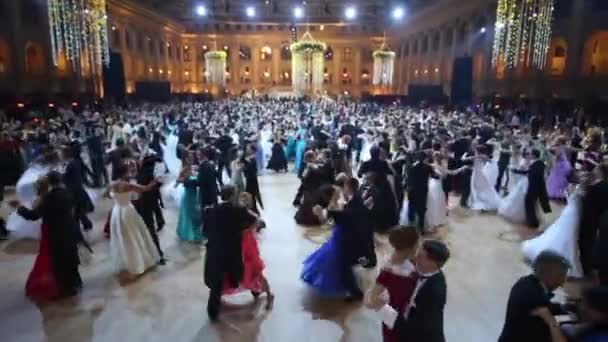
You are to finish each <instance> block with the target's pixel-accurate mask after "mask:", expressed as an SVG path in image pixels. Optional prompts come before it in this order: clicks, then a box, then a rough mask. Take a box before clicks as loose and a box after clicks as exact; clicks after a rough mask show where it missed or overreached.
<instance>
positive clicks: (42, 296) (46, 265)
mask: <svg viewBox="0 0 608 342" xmlns="http://www.w3.org/2000/svg"><path fill="white" fill-rule="evenodd" d="M36 190H37V192H38V199H39V198H40V197H41V196H42V195H44V194H45V193H46V192H47V191H48V183H47V182H46V179H45V178H40V179H38V181H36ZM38 199H37V200H36V202H34V204H33V207H36V205H37V201H38ZM25 294H26V295H27V296H28V297H29V298H31V299H32V300H35V301H49V300H53V299H56V298H58V297H59V295H60V293H59V286H58V285H57V281H56V279H55V274H54V273H53V270H52V268H51V256H50V246H49V237H48V228H47V226H46V225H44V224H42V225H41V226H40V244H39V247H38V255H37V256H36V261H34V267H33V268H32V271H31V272H30V275H29V276H28V278H27V282H26V284H25Z"/></svg>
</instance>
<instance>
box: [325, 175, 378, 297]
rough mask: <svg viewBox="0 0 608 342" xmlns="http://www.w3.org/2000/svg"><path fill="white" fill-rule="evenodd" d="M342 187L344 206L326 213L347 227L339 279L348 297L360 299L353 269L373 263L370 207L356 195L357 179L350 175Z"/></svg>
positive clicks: (374, 264)
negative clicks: (357, 265)
mask: <svg viewBox="0 0 608 342" xmlns="http://www.w3.org/2000/svg"><path fill="white" fill-rule="evenodd" d="M343 189H344V196H345V197H346V200H347V202H346V204H345V205H344V208H343V209H341V210H340V209H332V208H328V209H329V215H330V216H332V217H333V218H334V220H335V221H336V223H337V224H339V225H340V226H341V227H343V228H344V229H345V230H346V233H345V234H343V239H344V240H343V241H342V250H341V257H340V265H341V267H340V270H341V271H340V278H341V279H342V283H343V284H344V285H345V287H346V289H347V290H348V292H349V296H348V298H347V300H361V299H363V292H362V291H361V289H359V286H358V285H357V282H356V280H355V276H354V274H353V269H352V268H353V266H354V265H356V264H362V266H364V267H375V266H376V252H375V250H374V232H373V230H372V225H371V224H370V222H369V220H370V217H369V210H368V209H367V207H365V204H364V203H363V199H362V198H361V196H360V195H359V181H358V180H357V179H356V178H349V179H347V180H346V181H345V183H344V186H343Z"/></svg>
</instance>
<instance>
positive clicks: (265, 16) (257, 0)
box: [131, 0, 437, 24]
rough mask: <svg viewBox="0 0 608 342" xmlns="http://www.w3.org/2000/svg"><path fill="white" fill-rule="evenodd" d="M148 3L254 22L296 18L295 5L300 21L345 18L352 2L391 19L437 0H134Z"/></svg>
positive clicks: (180, 16)
mask: <svg viewBox="0 0 608 342" xmlns="http://www.w3.org/2000/svg"><path fill="white" fill-rule="evenodd" d="M131 1H134V2H137V3H140V4H142V5H144V6H145V7H147V8H149V9H151V10H154V11H158V12H160V13H162V14H165V15H168V16H169V17H171V18H173V19H175V20H178V21H180V22H182V23H184V24H188V23H190V22H192V21H195V20H201V19H200V18H198V17H197V16H196V13H195V9H196V7H197V6H198V5H203V6H205V8H206V9H207V11H208V14H207V16H206V20H208V21H217V20H231V21H252V22H255V21H257V22H277V21H281V22H292V21H294V16H293V10H294V7H295V6H301V7H302V8H303V9H304V13H305V15H304V17H303V18H301V19H299V20H298V21H299V22H307V21H308V22H328V23H329V22H343V21H345V18H344V11H345V9H346V7H347V6H348V5H354V6H355V7H356V11H357V18H356V19H355V20H356V21H358V22H362V21H363V22H376V23H377V22H380V23H382V22H388V20H389V19H390V17H391V11H392V10H393V9H394V8H395V7H397V6H401V7H403V8H404V9H405V10H406V12H408V13H411V12H413V11H416V10H418V9H420V8H421V7H424V6H428V5H429V4H432V3H434V2H436V1H437V0H352V1H340V0H307V1H302V0H131ZM248 6H252V7H254V8H255V17H254V18H249V17H247V15H246V8H247V7H248Z"/></svg>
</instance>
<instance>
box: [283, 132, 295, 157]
mask: <svg viewBox="0 0 608 342" xmlns="http://www.w3.org/2000/svg"><path fill="white" fill-rule="evenodd" d="M292 133H293V132H292ZM295 154H296V138H295V137H294V135H293V134H291V133H290V134H289V136H288V138H287V147H286V148H285V158H286V159H287V161H288V162H289V161H290V160H291V158H292V157H293V156H295Z"/></svg>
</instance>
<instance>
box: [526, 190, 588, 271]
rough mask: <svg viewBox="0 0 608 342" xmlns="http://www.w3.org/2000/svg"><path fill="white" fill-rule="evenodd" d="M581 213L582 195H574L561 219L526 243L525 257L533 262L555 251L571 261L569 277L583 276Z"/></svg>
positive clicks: (577, 193)
mask: <svg viewBox="0 0 608 342" xmlns="http://www.w3.org/2000/svg"><path fill="white" fill-rule="evenodd" d="M580 213H581V195H580V193H579V192H576V193H573V194H572V195H570V197H569V198H568V205H566V208H564V210H563V211H562V212H561V214H560V216H559V218H558V219H557V220H556V221H555V222H554V223H553V224H552V225H550V226H549V227H548V228H547V229H546V230H545V231H544V232H543V233H542V234H541V235H539V236H537V237H536V238H534V239H531V240H527V241H524V243H523V244H522V252H523V254H524V257H525V258H526V259H528V260H530V261H533V260H534V259H535V258H536V257H537V256H538V254H540V252H542V251H544V250H553V251H555V252H557V253H559V254H560V255H562V256H563V257H565V258H566V259H568V260H569V261H570V264H571V265H572V267H571V268H570V270H569V271H568V275H569V276H571V277H575V278H580V277H582V276H583V272H582V266H581V262H580V257H579V249H578V243H577V242H578V224H579V221H580Z"/></svg>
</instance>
